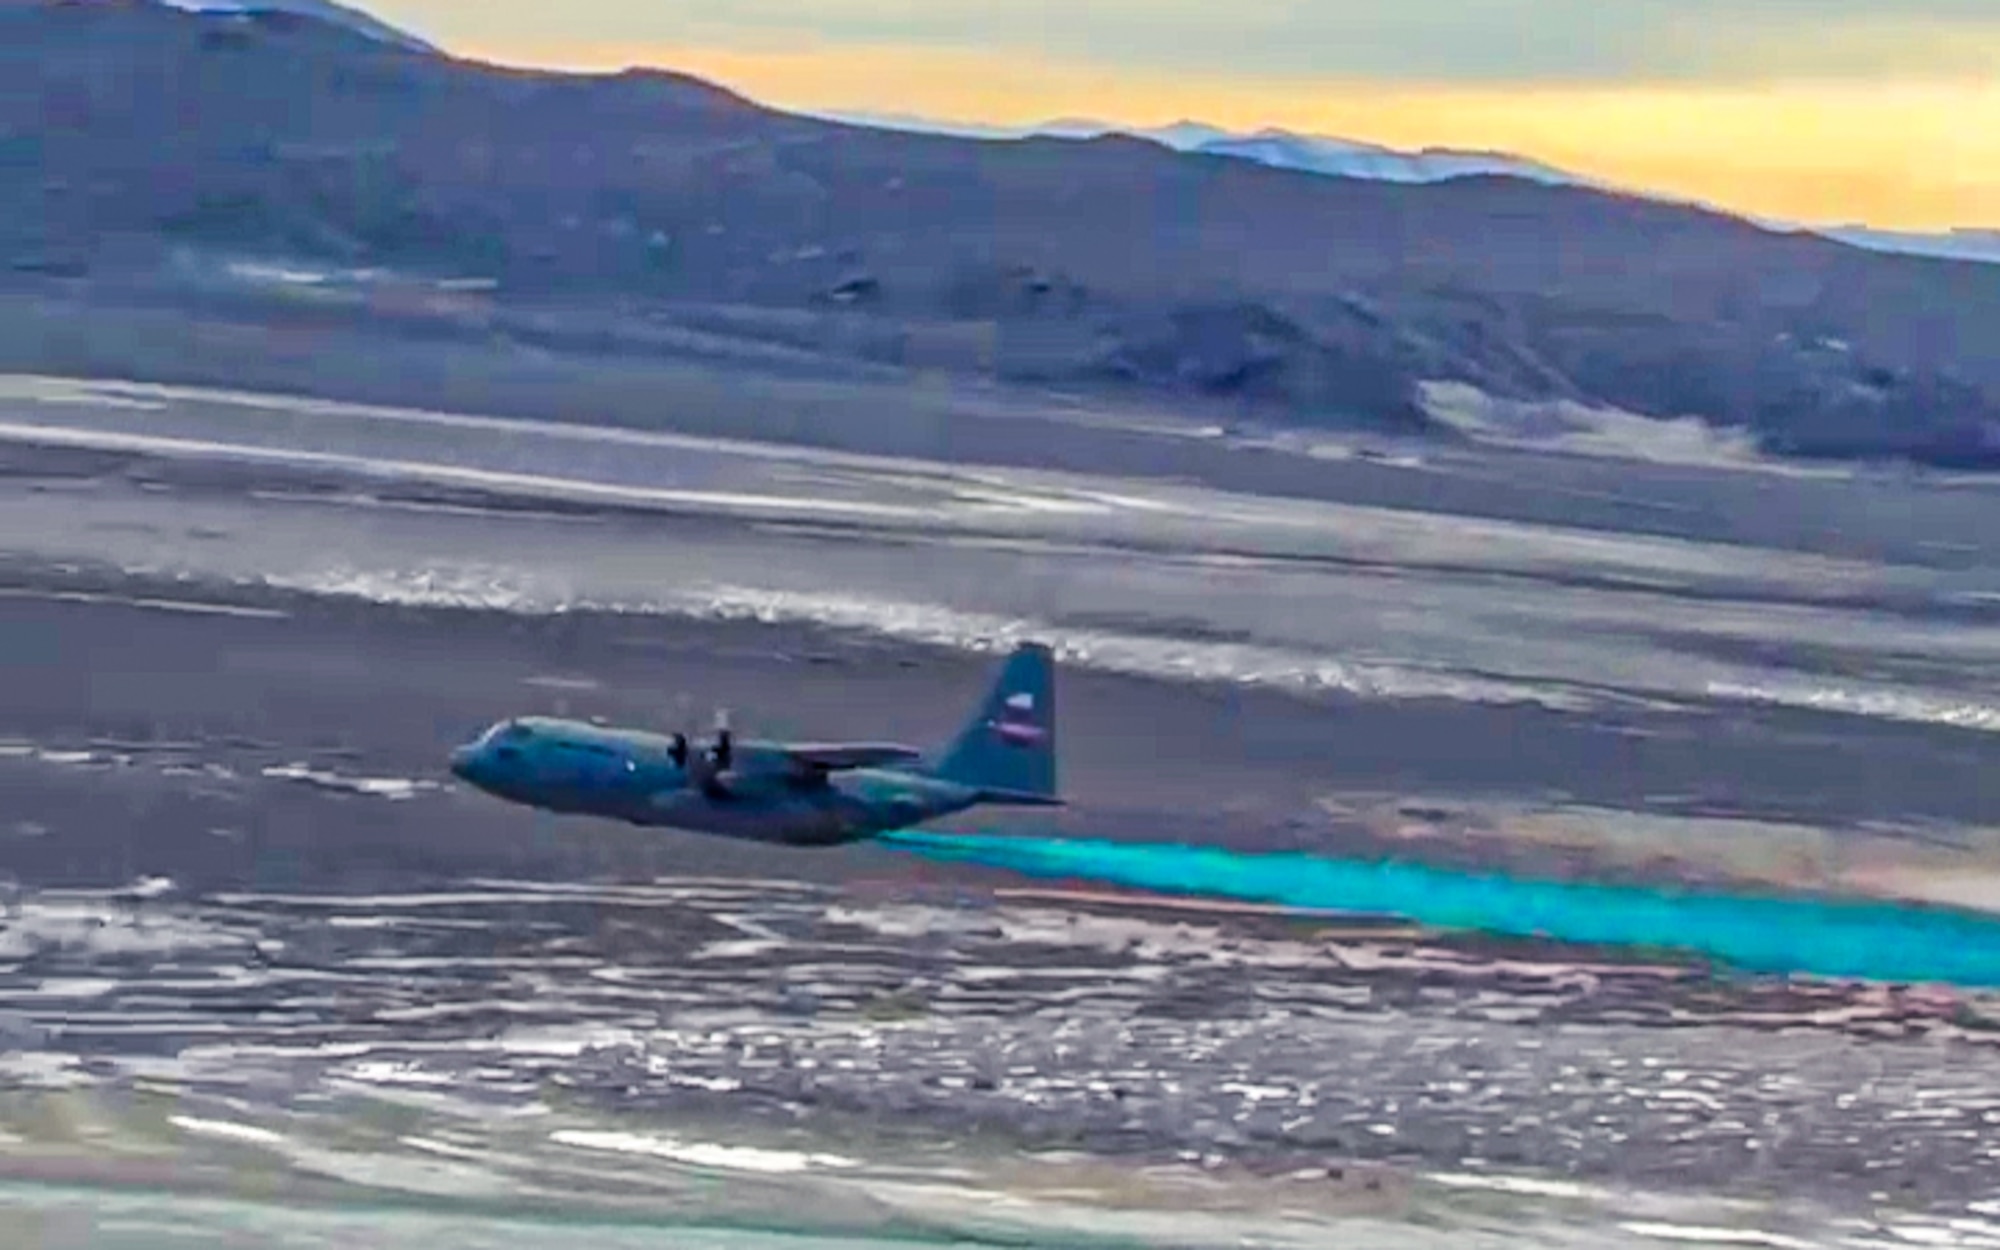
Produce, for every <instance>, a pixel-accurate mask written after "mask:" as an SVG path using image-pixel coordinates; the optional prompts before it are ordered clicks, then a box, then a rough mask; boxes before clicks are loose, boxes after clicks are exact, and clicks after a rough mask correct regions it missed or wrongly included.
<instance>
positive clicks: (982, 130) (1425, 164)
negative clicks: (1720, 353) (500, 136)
mask: <svg viewBox="0 0 2000 1250" xmlns="http://www.w3.org/2000/svg"><path fill="white" fill-rule="evenodd" d="M815 116H824V117H829V118H839V119H848V120H855V121H864V120H865V119H868V118H871V117H872V118H876V119H877V121H876V123H875V124H881V125H888V126H893V127H895V128H898V129H905V130H913V131H920V132H931V133H937V134H955V135H963V136H966V137H973V138H987V139H1010V138H1011V139H1020V138H1028V137H1032V136H1037V135H1053V136H1061V137H1066V138H1088V137H1093V136H1097V135H1103V134H1130V135H1134V136H1136V137H1138V138H1142V139H1150V140H1153V141H1154V142H1157V143H1163V144H1165V145H1166V146H1168V147H1170V148H1173V149H1174V150H1176V151H1181V152H1199V153H1205V154H1208V155H1215V156H1233V157H1237V158H1239V159H1243V160H1249V161H1255V162H1257V163H1259V164H1265V165H1271V166H1274V167H1276V168H1281V169H1298V170H1303V171H1306V172H1310V173H1319V174H1325V175H1329V176H1333V177H1344V178H1378V179H1384V180H1387V181H1394V182H1437V181H1444V180H1446V179H1449V178H1458V177H1467V176H1471V175H1474V174H1499V175H1506V176H1512V177H1518V178H1525V179H1527V180H1529V181H1533V182H1546V183H1551V184H1559V185H1567V186H1577V187H1591V188H1595V189H1598V190H1605V191H1614V192H1618V193H1621V194H1626V195H1635V196H1639V197H1642V198H1645V199H1652V200H1658V201H1660V202H1661V203H1670V204H1696V205H1698V206H1700V207H1704V208H1709V209H1711V210H1713V211H1715V212H1719V213H1725V214H1728V215H1731V216H1741V217H1743V218H1744V219H1745V220H1748V221H1756V222H1757V223H1758V224H1760V225H1764V226H1766V227H1767V228H1769V229H1772V230H1776V231H1795V230H1796V231H1805V232H1808V233H1812V234H1817V235H1820V236H1822V237H1825V238H1829V239H1833V240H1835V241H1837V242H1841V243H1846V244H1849V245H1850V246H1853V247H1862V248H1867V249H1869V250H1872V251H1882V252H1893V253H1898V254H1906V255H1912V256H1929V257H1933V258H1937V259H1945V260H1965V261H1976V262H1980V263H1994V264H2000V229H1986V228H1981V227H1960V228H1956V229H1952V230H1946V231H1921V230H1891V229H1884V228H1880V227H1874V226H1869V225H1867V224H1865V223H1859V222H1857V223H1851V224H1847V225H1840V226H1823V225H1822V226H1815V225H1809V224H1806V223H1802V222H1788V221H1783V220H1779V219H1773V218H1760V217H1755V216H1751V215H1748V214H1742V213H1737V212H1734V211H1733V210H1730V209H1728V208H1726V207H1723V206H1720V205H1714V204H1704V203H1702V202H1700V201H1696V200H1690V199H1685V198H1682V197H1676V196H1671V195H1667V194H1664V193H1662V192H1659V191H1653V190H1646V189H1642V188H1633V187H1621V186H1618V185H1616V184H1614V183H1611V182H1607V181H1605V180H1604V179H1600V178H1591V177H1588V176H1586V175H1583V174H1578V173H1575V172H1572V171H1570V170H1565V169H1560V168H1557V167H1556V166H1553V165H1549V164H1547V163H1545V162H1542V161H1538V160H1535V159H1533V158H1531V157H1525V156H1519V155H1516V154H1514V153H1511V152H1503V151H1496V150H1485V149H1469V148H1456V147H1449V146H1425V147H1421V148H1414V149H1412V148H1396V147H1392V146H1389V145H1387V144H1380V143H1373V142H1369V141H1367V140H1362V139H1348V138H1343V137H1339V136H1334V135H1321V134H1302V133H1299V132H1297V131H1292V130H1287V129H1285V128H1283V127H1279V126H1264V127H1260V128H1258V129H1256V130H1253V131H1231V130H1227V129H1225V128H1223V127H1220V126H1213V125H1210V124H1208V123H1206V122H1199V121H1193V120H1189V119H1182V120H1180V121H1176V122H1172V123H1169V124H1167V125H1164V126H1126V125H1120V124H1116V123H1112V122H1105V121H1099V120H1095V119H1091V118H1059V119H1054V120H1050V121H1046V122H1039V123H1035V124H1032V125H1027V126H982V125H970V124H965V123H955V122H939V121H932V120H929V119H926V118H924V117H921V116H919V115H916V114H907V113H905V114H869V113H837V112H836V113H817V114H815Z"/></svg>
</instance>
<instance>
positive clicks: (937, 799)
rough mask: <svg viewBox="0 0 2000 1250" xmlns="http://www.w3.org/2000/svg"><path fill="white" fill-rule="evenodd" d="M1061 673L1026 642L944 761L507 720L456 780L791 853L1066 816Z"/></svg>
mask: <svg viewBox="0 0 2000 1250" xmlns="http://www.w3.org/2000/svg"><path fill="white" fill-rule="evenodd" d="M1054 714H1055V664H1054V657H1053V656H1052V654H1051V652H1050V650H1049V648H1048V647H1047V646H1046V645H1044V644H1041V643H1032V642H1031V643H1023V644H1022V645H1020V646H1019V647H1017V648H1015V650H1014V652H1013V654H1012V655H1010V656H1008V658H1007V661H1006V663H1005V664H1004V665H1002V666H1001V669H1000V672H999V674H998V676H997V678H996V679H995V680H994V682H993V684H992V686H991V687H990V688H989V689H988V690H987V692H986V696H985V698H984V699H983V700H982V702H981V703H980V706H979V709H978V711H977V712H975V713H974V714H973V716H972V719H971V720H969V721H968V722H967V723H966V724H965V727H964V728H963V729H961V730H960V731H959V734H958V736H957V737H956V738H955V739H954V740H953V741H952V742H951V743H950V744H949V745H948V746H946V747H945V749H944V750H943V752H941V753H939V754H937V755H936V756H932V757H927V756H926V755H925V754H924V753H923V752H921V751H919V750H917V749H915V748H913V747H905V746H897V745H894V744H890V743H872V742H831V743H799V742H759V741H750V740H745V741H742V742H738V741H736V740H735V739H734V737H733V736H732V735H731V733H730V731H729V729H728V727H727V724H726V723H722V724H718V725H717V727H716V729H715V732H714V736H713V738H712V739H711V740H710V741H709V742H708V743H706V744H700V743H690V742H689V741H688V738H687V735H686V734H681V733H675V734H670V735H661V734H656V733H649V732H646V731H643V730H639V729H628V728H614V727H606V726H603V725H598V724H594V723H590V722H580V721H573V720H560V719H552V718H547V717H514V718H512V719H509V720H504V721H501V722H500V723H498V724H496V725H494V726H493V727H492V728H490V729H488V730H487V731H486V732H485V733H483V734H481V735H480V736H479V737H478V738H477V739H475V740H474V741H472V742H470V743H467V744H466V745H465V746H462V747H459V748H458V749H457V750H455V751H453V752H452V754H451V771H452V772H453V773H454V774H455V775H457V776H458V777H459V778H461V779H463V780H465V781H467V782H470V783H471V784H472V785H474V786H476V787H478V788H479V789H481V790H483V791H485V792H486V793H488V794H491V795H493V796H495V797H497V798H501V799H505V800H507V801H509V802H513V803H519V804H522V805H525V806H528V807H535V808H540V809H542V810H544V811H550V812H558V813H565V814H579V815H588V816H601V817H605V818H607V819H611V820H621V821H625V822H627V823H630V824H634V825H646V826H655V827H661V828H671V829H683V830H688V831H691V832H698V833H714V834H721V835H724V836H727V837H735V838H745V839H750V840H753V841H763V842H777V843H784V844H787V845H793V846H835V845H839V844H841V843H846V842H856V841H860V840H862V839H865V838H870V837H873V836H875V835H876V834H879V833H884V832H888V831H890V830H895V829H905V828H908V827H910V826H912V825H916V824H920V823H922V822H924V821H926V820H933V819H935V818H937V817H939V816H946V815H950V814H951V813H954V812H961V811H964V810H966V809H967V808H971V807H978V806H982V805H1001V806H1025V807H1059V806H1061V805H1062V799H1061V798H1060V797H1058V795H1057V792H1056V764H1055V759H1056V757H1055V747H1056V739H1055V715H1054Z"/></svg>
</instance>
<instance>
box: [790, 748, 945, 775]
mask: <svg viewBox="0 0 2000 1250" xmlns="http://www.w3.org/2000/svg"><path fill="white" fill-rule="evenodd" d="M779 750H780V751H782V752H783V753H784V755H785V758H786V759H788V760H790V761H791V762H792V763H793V764H794V765H797V766H799V767H802V768H810V769H815V770H818V771H820V772H837V771H840V770H842V769H849V768H883V767H886V766H888V765H891V764H909V763H913V762H915V761H916V760H919V759H922V758H923V752H922V751H919V750H917V749H916V748H915V747H906V746H899V745H898V744H896V743H893V742H793V743H786V744H785V745H783V746H782V747H780V748H779Z"/></svg>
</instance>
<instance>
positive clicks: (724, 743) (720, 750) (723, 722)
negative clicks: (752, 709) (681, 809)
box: [668, 708, 736, 798]
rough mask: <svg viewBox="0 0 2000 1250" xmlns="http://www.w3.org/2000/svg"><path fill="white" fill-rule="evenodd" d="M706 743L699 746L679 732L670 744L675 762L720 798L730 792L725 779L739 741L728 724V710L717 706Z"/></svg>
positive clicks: (700, 784) (699, 784)
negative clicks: (724, 781) (712, 726)
mask: <svg viewBox="0 0 2000 1250" xmlns="http://www.w3.org/2000/svg"><path fill="white" fill-rule="evenodd" d="M711 734H712V736H711V737H710V739H709V741H708V743H707V744H706V745H697V744H694V743H691V742H690V741H689V740H688V735H686V734H684V733H676V734H675V735H674V736H673V743H672V746H671V747H669V748H668V749H669V751H670V752H671V755H672V758H673V761H674V763H675V764H676V765H677V766H679V767H681V768H685V769H686V770H687V772H688V776H689V779H690V780H692V781H693V782H694V783H695V784H696V785H698V786H700V787H701V788H702V790H703V791H705V792H706V793H707V794H708V795H710V796H711V797H713V798H721V797H723V796H724V795H726V794H727V793H728V789H727V787H726V786H725V785H724V784H723V781H722V778H723V776H724V775H725V774H726V773H728V771H729V769H730V766H731V765H732V764H733V763H734V762H735V757H736V742H735V737H734V734H733V732H732V731H731V729H730V727H729V709H728V708H717V709H716V712H715V725H714V728H713V730H712V731H711Z"/></svg>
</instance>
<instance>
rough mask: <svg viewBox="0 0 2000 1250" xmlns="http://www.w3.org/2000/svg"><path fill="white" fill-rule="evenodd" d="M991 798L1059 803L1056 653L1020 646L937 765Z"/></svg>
mask: <svg viewBox="0 0 2000 1250" xmlns="http://www.w3.org/2000/svg"><path fill="white" fill-rule="evenodd" d="M931 771H932V773H933V774H934V775H936V776H937V777H938V778H940V779H942V780H944V781H949V782H951V783H953V784H954V785H961V786H964V787H966V788H967V789H969V790H976V791H978V792H979V795H980V797H981V799H982V800H983V801H985V802H988V803H1019V804H1027V805H1033V806H1056V805H1058V804H1060V803H1061V802H1062V800H1061V799H1060V798H1059V797H1057V791H1056V682H1055V655H1054V653H1053V652H1052V651H1050V649H1049V648H1048V647H1047V646H1046V645H1044V644H1042V643H1039V642H1026V643H1022V644H1021V645H1020V646H1018V647H1016V648H1015V649H1014V652H1013V654H1011V655H1009V656H1008V657H1007V661H1006V663H1005V664H1003V665H1002V666H1001V668H1000V672H999V675H998V676H997V677H996V678H995V679H994V682H993V685H992V686H991V687H989V688H988V689H987V692H986V695H985V698H984V699H983V700H982V701H981V702H980V705H979V708H978V710H977V711H976V712H974V713H973V716H972V719H971V720H969V721H967V722H966V724H965V727H964V728H963V729H961V730H960V731H959V733H958V737H957V738H955V739H953V741H952V743H951V746H950V747H948V748H947V749H946V750H945V753H944V755H943V756H942V757H941V758H940V759H939V760H938V762H937V764H936V766H935V767H934V768H933V769H932V770H931Z"/></svg>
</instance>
